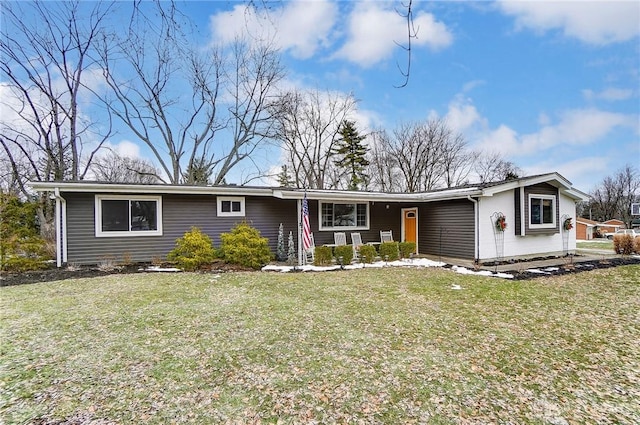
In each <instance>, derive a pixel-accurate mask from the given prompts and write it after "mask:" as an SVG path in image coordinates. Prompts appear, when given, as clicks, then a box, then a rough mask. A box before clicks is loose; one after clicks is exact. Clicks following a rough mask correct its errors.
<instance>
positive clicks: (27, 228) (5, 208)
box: [0, 193, 51, 272]
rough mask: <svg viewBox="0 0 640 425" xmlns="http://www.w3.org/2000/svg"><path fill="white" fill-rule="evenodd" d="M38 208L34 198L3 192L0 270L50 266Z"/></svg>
mask: <svg viewBox="0 0 640 425" xmlns="http://www.w3.org/2000/svg"><path fill="white" fill-rule="evenodd" d="M37 209H38V204H37V203H35V202H23V201H22V200H20V199H19V198H18V197H17V196H14V195H11V194H6V193H3V194H0V270H5V271H18V272H22V271H27V270H37V269H43V268H46V267H47V263H46V260H49V259H51V255H50V254H49V252H48V245H47V242H46V241H45V240H44V239H43V238H41V237H40V234H39V232H40V229H39V227H38V223H37V220H36V216H37Z"/></svg>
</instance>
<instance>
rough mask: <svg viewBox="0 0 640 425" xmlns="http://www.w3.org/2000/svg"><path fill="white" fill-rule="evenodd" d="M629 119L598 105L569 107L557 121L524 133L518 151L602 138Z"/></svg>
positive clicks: (523, 152) (589, 142)
mask: <svg viewBox="0 0 640 425" xmlns="http://www.w3.org/2000/svg"><path fill="white" fill-rule="evenodd" d="M630 120H631V118H630V117H628V116H626V115H624V114H619V113H613V112H606V111H600V110H598V109H574V110H569V111H566V112H565V113H563V114H562V116H561V118H560V121H559V122H558V123H557V124H556V125H547V126H544V127H542V128H541V129H540V131H538V132H537V133H534V134H527V135H524V136H522V138H521V145H520V147H519V154H520V155H525V154H527V153H531V152H535V151H537V150H540V149H549V148H551V147H553V146H557V145H562V144H567V145H573V146H580V145H589V144H591V143H594V142H596V141H598V140H601V139H602V138H603V137H604V136H606V135H607V134H608V133H610V132H611V131H612V130H613V129H614V128H616V127H618V126H629V125H631V124H632V123H631V121H630Z"/></svg>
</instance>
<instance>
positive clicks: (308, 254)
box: [304, 233, 316, 264]
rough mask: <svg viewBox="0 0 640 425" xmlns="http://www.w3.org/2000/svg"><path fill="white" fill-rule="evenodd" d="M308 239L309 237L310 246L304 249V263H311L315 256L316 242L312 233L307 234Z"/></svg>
mask: <svg viewBox="0 0 640 425" xmlns="http://www.w3.org/2000/svg"><path fill="white" fill-rule="evenodd" d="M309 239H311V246H310V247H309V249H307V250H305V251H304V263H305V264H313V262H314V261H315V259H316V257H315V254H316V242H315V240H314V239H313V233H311V234H310V235H309Z"/></svg>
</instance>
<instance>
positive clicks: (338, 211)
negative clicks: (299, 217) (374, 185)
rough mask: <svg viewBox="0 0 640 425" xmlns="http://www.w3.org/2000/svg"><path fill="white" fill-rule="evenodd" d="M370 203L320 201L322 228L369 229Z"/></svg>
mask: <svg viewBox="0 0 640 425" xmlns="http://www.w3.org/2000/svg"><path fill="white" fill-rule="evenodd" d="M368 228H369V204H368V203H335V202H320V230H336V229H340V230H349V229H354V230H355V229H359V230H367V229H368Z"/></svg>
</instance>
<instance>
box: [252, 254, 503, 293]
mask: <svg viewBox="0 0 640 425" xmlns="http://www.w3.org/2000/svg"><path fill="white" fill-rule="evenodd" d="M444 266H446V263H443V262H440V261H432V260H428V259H426V258H416V259H413V260H397V261H376V262H374V263H372V264H362V263H359V264H347V265H345V266H343V267H340V266H339V265H332V266H314V265H305V266H279V265H275V264H269V265H266V266H264V267H263V268H262V271H271V272H281V273H289V272H298V271H302V272H326V271H333V270H340V269H341V268H342V269H344V270H355V269H364V268H367V269H370V268H381V267H444ZM451 270H453V271H455V272H456V273H461V274H474V275H479V276H492V277H500V278H503V279H513V275H511V274H507V273H492V272H490V271H488V270H481V271H473V270H469V269H467V268H465V267H459V266H453V267H451ZM452 289H458V288H452Z"/></svg>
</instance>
